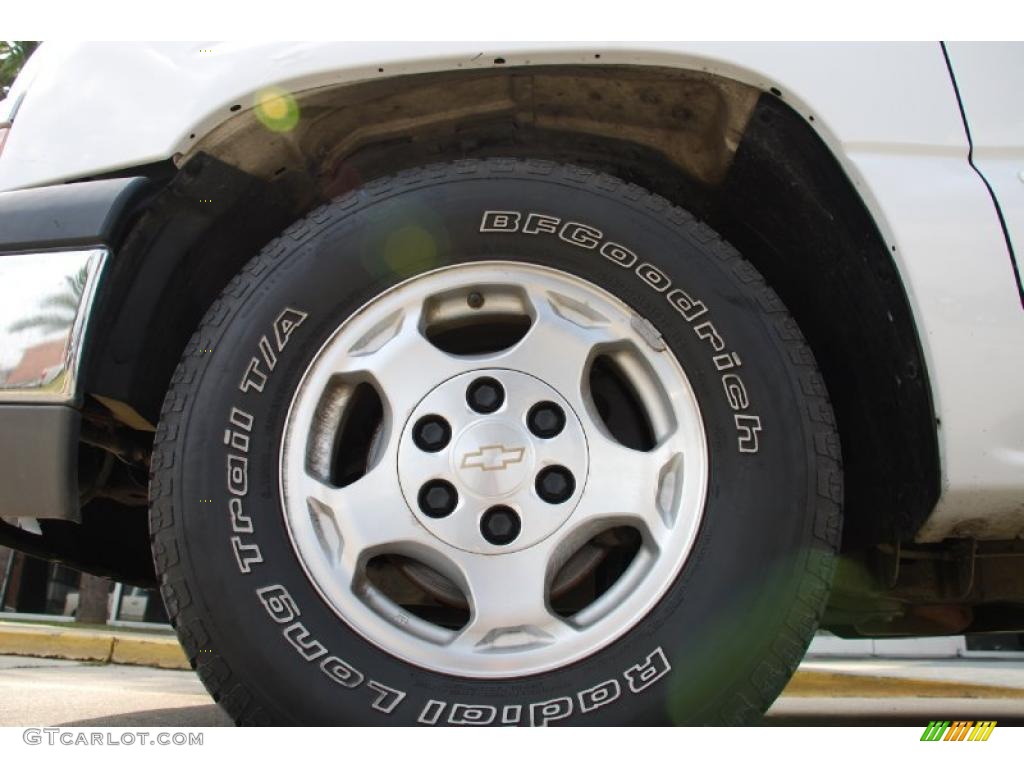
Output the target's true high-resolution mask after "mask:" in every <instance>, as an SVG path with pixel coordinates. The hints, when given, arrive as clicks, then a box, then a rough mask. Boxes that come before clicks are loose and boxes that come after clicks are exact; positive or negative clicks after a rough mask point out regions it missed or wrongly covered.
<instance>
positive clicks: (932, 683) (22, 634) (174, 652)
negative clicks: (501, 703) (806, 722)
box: [0, 622, 1024, 699]
mask: <svg viewBox="0 0 1024 768" xmlns="http://www.w3.org/2000/svg"><path fill="white" fill-rule="evenodd" d="M0 655H13V656H37V657H42V658H55V659H69V660H74V661H92V662H98V663H101V664H132V665H137V666H145V667H157V668H159V669H185V670H187V669H191V666H190V665H189V663H188V659H187V658H186V657H185V652H184V651H183V650H182V648H181V646H180V645H179V644H178V641H177V639H176V638H175V637H174V636H172V635H158V634H145V633H142V632H117V631H113V630H112V631H105V630H102V629H98V630H97V629H78V628H73V627H68V628H64V627H54V626H51V625H45V626H33V625H30V624H13V623H12V624H7V623H4V622H0ZM782 695H783V696H789V697H795V698H869V699H876V698H956V699H1024V688H1012V687H1008V686H999V685H981V684H977V683H970V682H963V681H955V680H935V679H923V678H920V677H912V676H910V677H908V676H906V675H900V676H897V675H878V674H872V673H870V672H864V673H858V672H848V671H825V670H809V669H799V670H797V672H796V674H795V675H794V676H793V679H792V680H790V682H789V685H787V686H786V689H785V690H784V691H783V692H782Z"/></svg>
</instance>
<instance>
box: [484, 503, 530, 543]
mask: <svg viewBox="0 0 1024 768" xmlns="http://www.w3.org/2000/svg"><path fill="white" fill-rule="evenodd" d="M522 527H523V525H522V523H521V522H520V520H519V515H517V514H516V511H515V510H514V509H512V508H511V507H506V506H502V505H499V506H496V507H491V508H490V509H488V510H487V511H486V512H484V516H483V517H482V518H480V533H482V534H483V536H484V538H485V539H487V541H489V542H490V543H491V544H497V545H498V546H503V545H505V544H511V543H512V542H513V541H515V540H516V537H517V536H518V535H519V531H520V530H522Z"/></svg>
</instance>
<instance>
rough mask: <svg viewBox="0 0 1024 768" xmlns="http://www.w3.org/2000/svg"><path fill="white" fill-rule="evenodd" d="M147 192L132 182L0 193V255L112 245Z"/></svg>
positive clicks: (144, 183)
mask: <svg viewBox="0 0 1024 768" xmlns="http://www.w3.org/2000/svg"><path fill="white" fill-rule="evenodd" d="M148 186H149V180H148V179H146V178H143V177H133V178H128V179H102V180H99V181H83V182H79V183H77V184H61V185H58V186H51V187H38V188H35V189H19V190H14V191H11V192H0V253H2V252H8V253H10V252H13V251H40V250H46V249H51V248H69V247H75V246H82V245H100V244H106V245H112V244H113V243H114V241H115V240H116V238H117V236H118V234H119V232H120V231H121V228H122V227H123V226H124V224H125V222H126V220H127V219H128V218H129V214H130V212H131V209H132V208H133V207H134V206H135V205H136V204H137V203H138V202H139V200H140V199H141V198H142V197H143V196H144V195H145V192H146V189H147V187H148Z"/></svg>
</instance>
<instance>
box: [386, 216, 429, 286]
mask: <svg viewBox="0 0 1024 768" xmlns="http://www.w3.org/2000/svg"><path fill="white" fill-rule="evenodd" d="M383 255H384V263H385V264H387V265H388V267H389V268H390V269H391V271H392V272H393V273H394V274H396V275H402V276H406V275H411V274H414V273H415V272H416V271H417V269H419V268H422V267H424V266H427V267H430V266H433V265H434V264H435V263H436V261H437V243H436V242H435V241H434V237H433V235H431V234H430V232H428V231H427V230H426V229H424V228H423V227H420V226H417V225H416V224H407V225H405V226H404V227H401V228H400V229H397V230H395V231H393V232H391V233H390V234H389V235H388V236H387V238H386V239H385V240H384V253H383Z"/></svg>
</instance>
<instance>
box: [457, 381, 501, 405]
mask: <svg viewBox="0 0 1024 768" xmlns="http://www.w3.org/2000/svg"><path fill="white" fill-rule="evenodd" d="M466 402H467V403H469V407H470V408H472V409H473V410H474V411H476V412H477V413H494V412H495V411H496V410H498V409H499V408H501V404H502V403H503V402H505V389H504V388H503V387H502V386H501V383H500V382H499V381H498V380H497V379H492V378H491V377H490V376H481V377H480V378H479V379H474V380H473V383H472V384H470V385H469V387H468V388H467V389H466Z"/></svg>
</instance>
